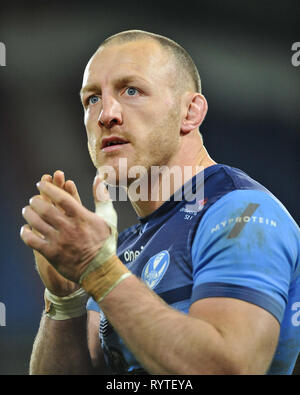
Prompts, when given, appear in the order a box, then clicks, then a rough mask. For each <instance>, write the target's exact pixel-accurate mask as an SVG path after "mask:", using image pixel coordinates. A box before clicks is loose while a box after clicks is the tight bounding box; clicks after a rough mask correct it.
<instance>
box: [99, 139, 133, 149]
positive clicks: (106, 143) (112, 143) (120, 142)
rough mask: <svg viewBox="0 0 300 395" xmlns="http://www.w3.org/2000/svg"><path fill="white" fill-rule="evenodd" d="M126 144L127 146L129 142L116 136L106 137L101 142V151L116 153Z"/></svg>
mask: <svg viewBox="0 0 300 395" xmlns="http://www.w3.org/2000/svg"><path fill="white" fill-rule="evenodd" d="M127 144H129V141H126V140H124V139H122V138H121V137H117V136H111V137H106V138H104V139H103V140H102V145H101V151H102V152H112V151H117V150H120V149H122V148H123V147H124V146H125V145H127Z"/></svg>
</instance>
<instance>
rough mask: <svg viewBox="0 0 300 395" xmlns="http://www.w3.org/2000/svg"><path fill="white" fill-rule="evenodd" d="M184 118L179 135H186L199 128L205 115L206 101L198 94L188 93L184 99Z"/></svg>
mask: <svg viewBox="0 0 300 395" xmlns="http://www.w3.org/2000/svg"><path fill="white" fill-rule="evenodd" d="M184 106H185V116H184V118H183V120H182V123H181V130H180V131H181V133H183V134H187V133H190V132H191V131H192V130H194V129H196V128H199V126H200V125H201V123H202V122H203V120H204V118H205V116H206V113H207V108H208V106H207V101H206V99H205V97H204V96H203V95H201V94H200V93H192V94H191V93H189V94H188V95H187V96H186V98H185V103H184Z"/></svg>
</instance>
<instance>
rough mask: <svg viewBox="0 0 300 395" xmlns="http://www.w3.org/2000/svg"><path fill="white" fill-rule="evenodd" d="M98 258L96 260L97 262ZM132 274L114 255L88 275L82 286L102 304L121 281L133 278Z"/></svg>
mask: <svg viewBox="0 0 300 395" xmlns="http://www.w3.org/2000/svg"><path fill="white" fill-rule="evenodd" d="M96 259H97V257H96V258H95V260H96ZM131 275H132V273H131V272H130V271H129V270H128V269H127V268H126V266H125V265H124V264H123V263H122V262H121V261H120V259H119V258H118V257H117V256H116V255H113V256H112V257H110V258H109V259H108V260H107V261H106V262H104V263H101V265H100V266H99V267H98V268H97V269H95V270H94V271H92V272H91V273H89V274H88V275H86V276H85V277H84V278H83V280H82V282H81V285H82V287H83V288H84V289H85V290H86V292H87V293H89V294H90V295H92V296H93V298H94V300H95V301H96V302H97V303H100V302H101V301H102V300H103V299H104V298H105V296H106V295H108V294H109V293H110V292H111V291H112V290H113V289H114V288H115V287H116V286H117V285H118V284H120V282H121V281H123V280H125V278H128V277H129V276H131Z"/></svg>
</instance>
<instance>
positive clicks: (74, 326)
mask: <svg viewBox="0 0 300 395" xmlns="http://www.w3.org/2000/svg"><path fill="white" fill-rule="evenodd" d="M29 373H30V374H32V375H38V374H92V373H93V369H92V365H91V359H90V355H89V351H88V345H87V333H86V315H84V316H81V317H77V318H72V319H68V320H63V321H56V320H53V319H51V318H49V317H47V316H46V315H43V317H42V319H41V323H40V328H39V331H38V334H37V336H36V339H35V342H34V345H33V350H32V354H31V360H30V372H29Z"/></svg>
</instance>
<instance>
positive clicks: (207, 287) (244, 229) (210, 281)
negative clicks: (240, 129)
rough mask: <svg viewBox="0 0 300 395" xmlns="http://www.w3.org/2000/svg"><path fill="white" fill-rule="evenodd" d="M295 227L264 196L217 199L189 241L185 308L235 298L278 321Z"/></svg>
mask: <svg viewBox="0 0 300 395" xmlns="http://www.w3.org/2000/svg"><path fill="white" fill-rule="evenodd" d="M296 228H297V225H296V224H295V223H294V221H293V219H292V217H291V216H290V215H289V213H288V212H287V211H286V209H285V208H284V207H283V206H282V204H281V203H280V202H279V201H278V200H277V199H276V198H274V197H273V196H272V195H269V194H268V193H266V192H262V191H256V190H236V191H233V192H230V193H228V194H227V195H225V196H223V197H222V198H220V199H219V200H218V201H217V202H216V203H215V204H214V205H212V206H211V207H210V208H209V209H208V210H207V211H206V213H205V214H204V215H203V218H202V220H201V222H200V224H199V226H198V229H197V232H196V235H195V238H194V241H193V245H192V261H193V279H194V285H193V291H192V300H191V303H194V302H195V301H197V300H199V299H203V298H209V297H229V298H237V299H241V300H244V301H246V302H249V303H253V304H255V305H257V306H260V307H261V308H263V309H265V310H267V311H269V312H270V313H271V314H272V315H274V316H275V318H276V319H277V320H278V321H279V322H281V321H282V319H283V315H284V310H285V307H286V304H287V299H288V292H289V286H290V282H291V279H292V277H293V273H294V271H295V264H296V263H295V262H296V261H297V254H298V251H297V244H298V243H297V242H296V230H295V229H296Z"/></svg>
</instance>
